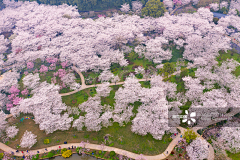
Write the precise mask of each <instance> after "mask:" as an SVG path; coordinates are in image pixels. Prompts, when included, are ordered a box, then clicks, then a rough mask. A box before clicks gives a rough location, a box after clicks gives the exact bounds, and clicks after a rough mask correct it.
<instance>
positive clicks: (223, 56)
mask: <svg viewBox="0 0 240 160" xmlns="http://www.w3.org/2000/svg"><path fill="white" fill-rule="evenodd" d="M219 54H220V55H219V56H218V57H217V58H216V60H217V61H218V65H219V66H220V65H221V64H222V62H223V61H226V60H227V59H234V60H235V61H237V62H239V63H240V54H238V53H237V51H236V50H234V49H232V50H228V51H227V52H224V51H219ZM232 73H233V74H234V75H235V76H237V77H238V76H239V75H240V66H238V67H237V68H236V70H235V71H233V72H232Z"/></svg>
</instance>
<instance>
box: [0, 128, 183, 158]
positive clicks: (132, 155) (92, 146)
mask: <svg viewBox="0 0 240 160" xmlns="http://www.w3.org/2000/svg"><path fill="white" fill-rule="evenodd" d="M177 128H178V129H179V130H180V131H181V134H183V133H184V132H185V130H186V129H184V128H182V127H177ZM181 134H178V135H177V136H176V138H174V139H173V140H172V141H171V143H170V144H169V145H168V147H167V149H166V150H165V151H164V152H163V153H161V154H159V155H155V156H147V155H143V157H145V158H146V159H147V160H160V159H165V158H166V157H167V156H169V155H170V153H171V151H172V150H173V149H174V147H175V146H176V145H177V144H178V141H179V140H180V139H181V138H180V136H181ZM79 145H80V143H69V144H61V145H56V146H51V147H47V148H46V149H47V151H46V150H45V148H42V149H37V150H29V151H28V152H32V153H33V154H37V151H39V154H43V153H47V152H49V151H51V150H57V149H59V146H61V148H68V147H72V146H77V147H78V146H79ZM85 148H89V149H94V150H103V151H108V152H110V151H115V152H116V153H117V154H121V155H125V156H128V157H130V158H133V159H137V158H139V157H140V155H139V154H136V153H132V152H129V151H126V150H123V149H119V148H115V147H109V146H104V147H103V149H102V146H101V145H98V144H91V143H86V145H85ZM0 149H1V150H3V151H5V152H14V155H15V156H19V157H21V156H23V155H28V153H27V152H26V151H24V152H23V153H21V152H18V153H16V149H13V148H11V147H9V146H7V145H5V144H3V143H1V142H0ZM167 151H168V153H167Z"/></svg>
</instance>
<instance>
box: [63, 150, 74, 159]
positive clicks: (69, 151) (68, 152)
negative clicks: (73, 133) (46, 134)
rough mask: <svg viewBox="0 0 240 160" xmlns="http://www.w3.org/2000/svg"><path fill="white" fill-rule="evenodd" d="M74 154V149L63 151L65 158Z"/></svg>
mask: <svg viewBox="0 0 240 160" xmlns="http://www.w3.org/2000/svg"><path fill="white" fill-rule="evenodd" d="M71 155H72V151H71V150H67V151H65V152H63V153H62V157H63V158H68V157H70V156H71Z"/></svg>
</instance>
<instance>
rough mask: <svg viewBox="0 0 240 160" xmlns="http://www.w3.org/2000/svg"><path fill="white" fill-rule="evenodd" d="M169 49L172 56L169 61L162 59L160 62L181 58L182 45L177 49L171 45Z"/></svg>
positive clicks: (174, 60)
mask: <svg viewBox="0 0 240 160" xmlns="http://www.w3.org/2000/svg"><path fill="white" fill-rule="evenodd" d="M171 50H172V58H171V59H170V60H169V61H167V60H163V61H162V63H166V62H169V63H171V62H177V60H178V59H179V58H183V52H184V47H181V48H180V49H177V48H176V46H173V47H172V48H171Z"/></svg>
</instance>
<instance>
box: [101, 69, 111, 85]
mask: <svg viewBox="0 0 240 160" xmlns="http://www.w3.org/2000/svg"><path fill="white" fill-rule="evenodd" d="M98 78H99V80H100V81H101V82H104V81H106V82H107V81H109V80H111V79H112V78H114V74H113V73H111V71H110V70H104V71H103V72H102V73H101V74H100V75H99V76H98Z"/></svg>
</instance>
